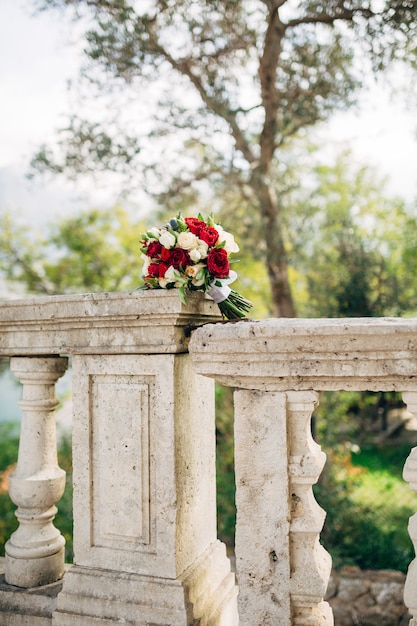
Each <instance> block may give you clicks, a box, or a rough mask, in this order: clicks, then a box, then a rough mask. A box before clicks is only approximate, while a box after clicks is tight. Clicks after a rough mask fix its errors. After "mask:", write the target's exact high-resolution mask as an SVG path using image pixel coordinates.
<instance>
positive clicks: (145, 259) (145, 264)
mask: <svg viewBox="0 0 417 626" xmlns="http://www.w3.org/2000/svg"><path fill="white" fill-rule="evenodd" d="M142 259H143V267H142V276H146V275H147V273H148V268H149V265H150V264H151V262H152V259H150V258H149V257H148V256H146V254H142Z"/></svg>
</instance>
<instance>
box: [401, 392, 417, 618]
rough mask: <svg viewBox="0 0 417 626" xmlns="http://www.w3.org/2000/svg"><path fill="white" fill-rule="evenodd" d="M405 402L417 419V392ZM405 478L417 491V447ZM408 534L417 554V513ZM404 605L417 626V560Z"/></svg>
mask: <svg viewBox="0 0 417 626" xmlns="http://www.w3.org/2000/svg"><path fill="white" fill-rule="evenodd" d="M403 400H404V402H405V404H406V405H407V409H408V410H409V411H410V413H412V414H413V415H415V416H416V417H417V392H411V391H408V392H404V393H403ZM403 478H404V480H405V481H406V482H408V483H410V487H411V489H413V490H414V491H417V447H415V448H413V449H412V450H411V452H410V454H409V456H408V458H407V460H406V462H405V465H404V470H403ZM408 532H409V535H410V538H411V541H412V542H413V546H414V551H415V552H416V554H417V513H414V515H412V516H411V517H410V520H409V522H408ZM404 603H405V605H406V607H407V608H408V610H409V611H410V614H411V615H412V616H413V617H412V619H411V620H410V626H417V558H414V559H413V560H412V561H411V563H410V565H409V568H408V572H407V578H406V581H405V586H404Z"/></svg>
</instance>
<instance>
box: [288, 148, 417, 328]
mask: <svg viewBox="0 0 417 626" xmlns="http://www.w3.org/2000/svg"><path fill="white" fill-rule="evenodd" d="M308 180H309V184H308V186H307V188H306V189H305V190H303V189H295V190H294V191H293V193H292V194H291V198H290V204H289V206H288V210H287V212H286V221H287V229H288V231H289V235H288V237H289V239H290V240H292V241H293V251H292V253H293V263H294V269H295V271H296V272H297V274H296V277H297V278H296V280H297V283H296V287H295V289H294V294H295V298H296V300H297V308H298V311H299V313H300V315H301V316H302V317H357V316H364V317H368V316H386V315H388V316H389V315H403V314H405V313H407V312H410V311H414V310H416V307H417V299H416V293H417V283H416V280H417V279H416V272H414V271H413V267H415V266H416V262H417V257H416V255H415V250H416V246H415V235H414V233H415V232H416V220H417V215H416V213H415V210H414V211H413V210H412V209H411V208H410V207H406V206H405V204H404V202H403V201H401V200H400V199H398V198H395V197H394V198H393V197H390V196H389V195H387V193H386V192H385V189H384V181H381V180H380V179H378V177H377V176H376V175H375V172H373V170H372V169H370V168H367V167H364V166H355V165H354V164H353V163H352V155H351V154H350V153H349V152H342V153H341V154H339V155H338V156H337V158H336V160H335V163H334V164H332V165H331V166H329V165H322V164H321V163H320V162H317V161H316V163H315V164H314V165H313V167H312V168H311V170H310V174H309V177H308Z"/></svg>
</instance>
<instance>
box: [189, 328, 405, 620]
mask: <svg viewBox="0 0 417 626" xmlns="http://www.w3.org/2000/svg"><path fill="white" fill-rule="evenodd" d="M189 350H190V354H191V357H192V362H193V365H194V368H195V370H196V371H197V372H198V373H199V374H203V375H204V376H209V377H212V378H215V379H216V380H218V381H219V382H221V383H223V384H224V385H228V386H230V387H233V388H235V393H234V398H235V400H234V402H235V473H236V506H237V523H236V548H235V549H236V571H237V577H238V582H239V596H238V605H239V616H240V622H239V623H240V626H254V625H260V624H262V625H267V624H271V625H272V624H274V625H275V624H280V625H286V626H289V625H292V626H314V625H329V624H333V616H332V613H331V610H330V608H329V606H328V604H327V603H326V602H324V601H323V597H324V595H325V592H326V588H327V585H328V581H329V577H330V569H331V560H330V557H329V555H328V554H327V553H326V551H325V550H324V549H323V547H322V546H321V545H320V543H319V535H320V531H321V529H322V526H323V523H324V517H325V513H324V511H322V509H321V508H320V507H319V506H318V504H317V502H316V501H315V499H314V496H313V491H312V485H313V484H314V483H316V482H317V479H318V477H319V475H320V473H321V471H322V469H323V466H324V463H325V454H324V453H323V452H322V450H321V449H320V446H318V445H317V443H315V442H314V440H313V438H312V435H311V425H310V421H311V416H312V413H313V410H314V408H315V406H316V405H317V403H318V401H319V394H320V392H321V391H325V390H334V391H337V390H368V391H389V390H396V391H402V392H403V400H404V402H405V403H406V405H407V407H408V409H409V411H410V412H411V413H413V414H414V415H417V320H416V319H391V318H380V319H371V318H366V319H303V320H302V319H296V320H294V319H271V320H265V321H259V322H255V321H243V322H240V323H238V324H225V325H221V324H208V325H207V326H204V327H203V328H200V329H198V330H196V332H195V333H193V337H192V340H191V343H190V346H189ZM404 479H405V480H406V481H407V482H409V483H410V487H411V488H412V489H414V490H416V491H417V448H413V450H412V451H411V454H410V456H409V457H408V459H407V461H406V464H405V468H404ZM409 532H410V536H411V539H412V541H413V544H414V546H415V548H417V514H416V515H414V516H413V517H412V518H411V519H410V523H409ZM404 599H405V604H406V606H407V607H408V608H409V611H410V613H411V615H412V616H413V618H412V620H411V622H410V625H411V626H417V560H416V559H415V560H414V561H413V562H412V563H411V565H410V567H409V571H408V575H407V579H406V584H405V592H404Z"/></svg>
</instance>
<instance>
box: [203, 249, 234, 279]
mask: <svg viewBox="0 0 417 626" xmlns="http://www.w3.org/2000/svg"><path fill="white" fill-rule="evenodd" d="M207 269H208V271H209V272H210V274H211V275H212V276H214V277H215V278H227V277H228V276H229V272H230V265H229V258H228V255H227V252H226V250H225V249H224V248H212V250H210V252H209V253H208V257H207Z"/></svg>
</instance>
